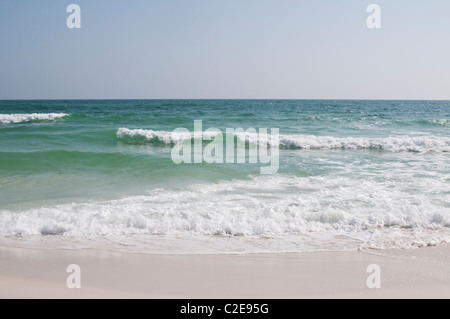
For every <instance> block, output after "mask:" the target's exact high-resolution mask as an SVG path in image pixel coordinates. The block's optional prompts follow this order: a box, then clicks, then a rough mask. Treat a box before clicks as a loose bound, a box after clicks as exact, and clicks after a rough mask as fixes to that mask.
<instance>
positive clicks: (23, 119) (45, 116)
mask: <svg viewBox="0 0 450 319" xmlns="http://www.w3.org/2000/svg"><path fill="white" fill-rule="evenodd" d="M68 115H69V114H66V113H32V114H0V123H1V124H19V123H27V122H35V121H52V120H55V119H59V118H62V117H65V116H68Z"/></svg>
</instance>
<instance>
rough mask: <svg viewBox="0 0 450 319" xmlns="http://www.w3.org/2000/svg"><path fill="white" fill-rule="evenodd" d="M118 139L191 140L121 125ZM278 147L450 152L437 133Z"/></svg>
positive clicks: (322, 139)
mask: <svg viewBox="0 0 450 319" xmlns="http://www.w3.org/2000/svg"><path fill="white" fill-rule="evenodd" d="M217 134H219V132H208V133H205V132H204V133H203V137H212V136H215V135H217ZM235 135H236V136H237V137H238V138H239V139H240V140H247V141H248V142H249V143H268V144H271V145H273V143H274V141H272V140H270V139H268V138H265V139H264V136H263V135H262V136H261V135H260V136H258V135H257V134H253V133H236V134H235ZM117 137H118V138H119V139H124V140H129V141H132V142H134V143H148V142H158V143H163V144H167V145H170V144H175V143H178V142H180V141H183V140H188V139H192V138H193V137H194V136H193V133H176V132H175V133H174V132H168V131H152V130H142V129H140V130H130V129H127V128H120V129H119V130H118V131H117ZM279 146H280V147H281V148H285V149H308V150H331V149H348V150H357V149H373V150H385V151H391V152H430V151H435V152H450V138H448V137H436V136H418V137H416V136H415V137H411V136H395V137H386V138H369V137H332V136H314V135H280V138H279Z"/></svg>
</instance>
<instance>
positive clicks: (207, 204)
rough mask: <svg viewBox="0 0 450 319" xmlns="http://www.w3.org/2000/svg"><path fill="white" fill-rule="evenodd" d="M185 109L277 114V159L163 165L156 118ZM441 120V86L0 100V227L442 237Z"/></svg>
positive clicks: (306, 240) (206, 123)
mask: <svg viewBox="0 0 450 319" xmlns="http://www.w3.org/2000/svg"><path fill="white" fill-rule="evenodd" d="M194 120H202V121H203V128H204V129H207V128H212V127H214V128H218V129H220V130H223V131H225V129H226V128H239V127H242V128H244V129H248V128H256V129H259V128H269V129H270V128H278V129H279V130H280V168H279V171H278V173H277V174H275V175H268V176H265V175H261V174H260V168H261V166H262V164H206V163H203V164H191V165H188V164H181V165H176V164H174V163H173V161H172V159H171V150H172V147H173V146H174V144H175V140H174V139H173V137H172V134H171V132H172V131H173V130H175V129H177V128H187V129H189V130H193V127H194ZM449 126H450V102H449V101H356V100H349V101H345V100H336V101H335V100H90V101H89V100H86V101H84V100H71V101H57V100H51V101H0V239H1V240H3V241H12V242H13V243H14V244H20V245H31V246H48V245H56V246H58V245H63V246H64V247H79V246H81V247H90V246H96V245H97V244H99V245H100V246H102V245H106V246H109V245H112V246H113V247H115V249H125V250H127V251H128V250H129V251H141V252H150V253H153V252H159V253H161V252H162V253H173V252H175V253H185V252H192V253H205V252H213V253H227V252H261V251H272V252H273V251H277V252H280V251H306V250H308V251H309V250H344V249H357V248H360V247H375V248H393V247H402V248H411V247H420V246H424V245H435V244H439V243H443V242H447V241H449V240H450V231H449V229H450V186H449V182H450V170H449V167H450V137H449V133H448V132H449V131H448V129H449ZM50 243H51V244H50ZM124 245H126V246H124ZM123 247H126V248H123Z"/></svg>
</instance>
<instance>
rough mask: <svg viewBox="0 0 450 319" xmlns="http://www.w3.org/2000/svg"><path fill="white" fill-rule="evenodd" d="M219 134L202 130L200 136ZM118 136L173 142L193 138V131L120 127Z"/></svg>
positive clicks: (166, 142)
mask: <svg viewBox="0 0 450 319" xmlns="http://www.w3.org/2000/svg"><path fill="white" fill-rule="evenodd" d="M218 134H220V132H203V133H202V137H203V138H206V137H214V136H216V135H218ZM117 137H118V138H122V139H124V138H131V139H145V140H147V141H151V140H158V141H160V142H161V143H164V144H175V143H178V142H181V141H185V140H189V139H192V138H194V133H183V132H167V131H153V130H141V129H137V130H130V129H127V128H120V129H119V130H118V131H117Z"/></svg>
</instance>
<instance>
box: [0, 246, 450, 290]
mask: <svg viewBox="0 0 450 319" xmlns="http://www.w3.org/2000/svg"><path fill="white" fill-rule="evenodd" d="M71 264H77V265H79V266H80V268H81V276H80V278H81V289H69V288H67V285H66V281H67V278H68V276H69V275H70V274H68V273H67V272H66V270H67V266H68V265H71ZM371 264H377V265H379V266H380V268H381V285H382V286H381V288H380V289H369V288H368V287H367V279H368V277H369V276H370V275H371V274H369V273H367V267H368V266H369V265H371ZM335 297H336V298H450V246H448V245H446V246H440V247H432V248H424V249H418V250H396V251H371V252H361V251H359V252H318V253H302V254H267V255H263V254H261V255H145V254H127V253H116V252H108V251H95V250H30V249H21V248H10V247H1V248H0V298H214V299H215V298H238V299H242V298H268V299H272V298H335Z"/></svg>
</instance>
